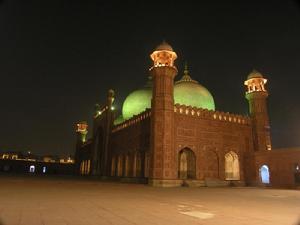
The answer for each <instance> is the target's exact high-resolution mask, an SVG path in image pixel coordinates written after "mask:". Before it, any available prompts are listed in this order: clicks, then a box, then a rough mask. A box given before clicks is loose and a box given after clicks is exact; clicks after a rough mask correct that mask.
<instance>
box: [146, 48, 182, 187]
mask: <svg viewBox="0 0 300 225" xmlns="http://www.w3.org/2000/svg"><path fill="white" fill-rule="evenodd" d="M150 57H151V59H152V60H153V66H152V67H151V68H150V74H151V76H152V78H153V89H152V90H153V91H152V101H151V141H150V149H151V162H150V176H149V184H151V185H153V186H174V185H176V184H178V183H176V182H175V181H176V178H177V170H176V164H175V163H174V162H175V161H176V155H175V151H174V142H175V141H174V77H175V76H176V74H177V68H176V67H175V66H174V60H175V59H176V58H177V55H176V53H175V52H174V51H173V48H172V47H171V46H170V45H169V44H167V43H166V42H163V43H162V44H160V45H159V46H158V47H157V48H156V49H155V50H154V52H153V53H152V54H151V55H150ZM171 180H172V181H171ZM170 182H173V184H171V183H170ZM174 182H175V183H174Z"/></svg>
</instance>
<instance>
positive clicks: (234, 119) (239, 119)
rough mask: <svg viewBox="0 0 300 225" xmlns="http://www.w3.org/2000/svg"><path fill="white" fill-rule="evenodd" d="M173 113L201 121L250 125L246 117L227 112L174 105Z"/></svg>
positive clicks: (249, 120)
mask: <svg viewBox="0 0 300 225" xmlns="http://www.w3.org/2000/svg"><path fill="white" fill-rule="evenodd" d="M174 112H175V113H179V114H183V115H187V116H193V117H200V118H203V119H210V120H219V121H224V122H230V123H238V124H245V125H250V124H251V119H250V118H249V117H247V116H242V115H237V114H231V113H228V112H226V113H225V112H219V111H213V110H208V109H202V108H196V107H191V106H185V105H179V104H175V105H174Z"/></svg>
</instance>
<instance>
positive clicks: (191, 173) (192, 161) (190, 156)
mask: <svg viewBox="0 0 300 225" xmlns="http://www.w3.org/2000/svg"><path fill="white" fill-rule="evenodd" d="M178 177H179V179H195V178H196V156H195V153H194V152H193V151H192V150H191V149H189V148H184V149H182V150H181V151H180V152H179V157H178Z"/></svg>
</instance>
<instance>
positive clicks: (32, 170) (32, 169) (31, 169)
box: [29, 165, 35, 173]
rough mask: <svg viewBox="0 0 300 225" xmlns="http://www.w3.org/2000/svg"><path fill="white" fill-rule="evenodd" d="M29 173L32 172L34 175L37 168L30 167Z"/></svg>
mask: <svg viewBox="0 0 300 225" xmlns="http://www.w3.org/2000/svg"><path fill="white" fill-rule="evenodd" d="M29 172H30V173H34V172H35V166H34V165H31V166H30V167H29Z"/></svg>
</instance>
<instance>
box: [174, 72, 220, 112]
mask: <svg viewBox="0 0 300 225" xmlns="http://www.w3.org/2000/svg"><path fill="white" fill-rule="evenodd" d="M174 101H175V104H180V105H186V106H192V107H197V108H204V109H208V110H215V102H214V99H213V97H212V95H211V94H210V92H209V91H208V90H207V89H206V88H205V87H203V86H202V85H201V84H199V83H198V82H197V81H195V80H193V79H192V78H191V77H190V75H189V74H188V70H187V67H186V68H185V70H184V75H183V76H182V78H181V79H180V80H179V81H177V82H176V83H175V85H174Z"/></svg>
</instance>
